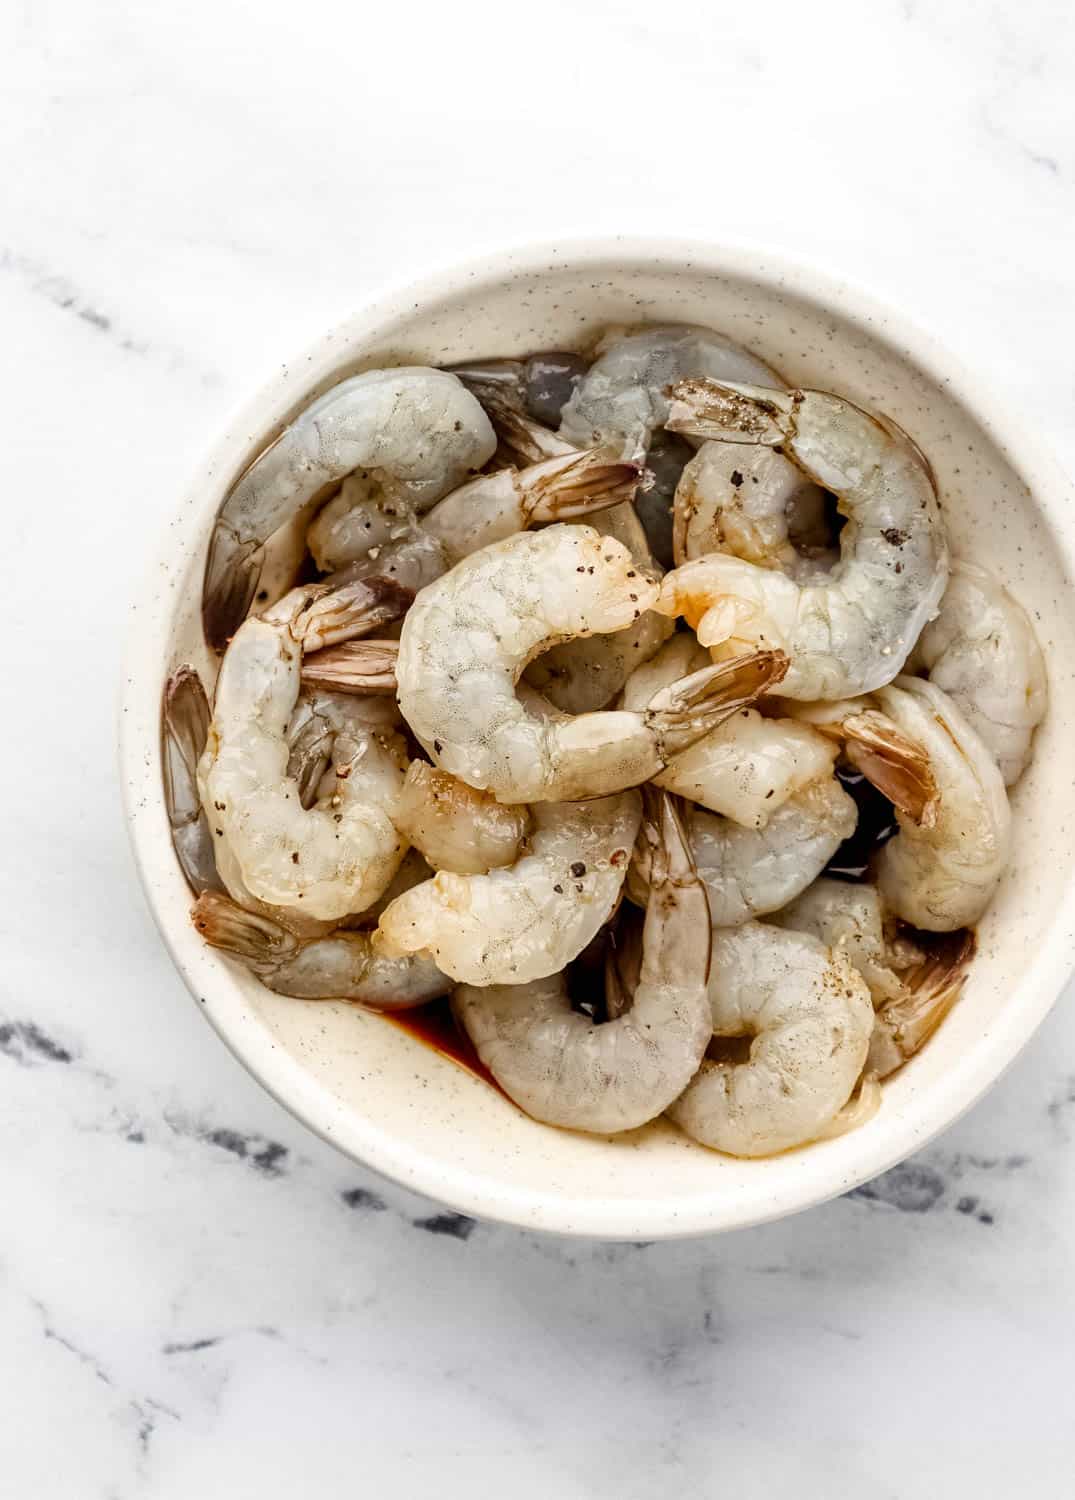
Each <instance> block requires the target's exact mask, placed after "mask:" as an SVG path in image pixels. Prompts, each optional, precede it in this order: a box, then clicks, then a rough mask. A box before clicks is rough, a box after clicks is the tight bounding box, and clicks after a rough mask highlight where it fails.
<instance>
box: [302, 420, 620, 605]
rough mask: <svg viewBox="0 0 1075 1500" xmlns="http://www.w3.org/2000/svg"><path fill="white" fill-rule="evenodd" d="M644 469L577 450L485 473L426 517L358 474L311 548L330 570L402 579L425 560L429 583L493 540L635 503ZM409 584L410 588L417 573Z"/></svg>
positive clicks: (312, 533)
mask: <svg viewBox="0 0 1075 1500" xmlns="http://www.w3.org/2000/svg"><path fill="white" fill-rule="evenodd" d="M640 473H641V470H640V469H639V467H638V465H637V464H628V463H619V462H617V461H614V460H613V459H611V458H610V456H609V455H608V454H607V453H605V452H602V451H601V450H600V449H591V450H589V451H588V452H585V453H575V452H571V453H567V454H565V455H563V456H561V457H559V458H548V459H544V460H542V462H541V463H536V464H530V465H528V467H527V468H525V469H511V468H509V469H500V470H498V471H497V472H496V473H495V474H480V475H479V476H478V477H477V478H476V479H472V480H470V481H469V482H468V483H467V484H464V485H462V486H461V487H460V488H459V489H457V490H453V491H452V493H451V494H450V495H446V496H445V497H444V499H443V500H440V501H438V502H437V504H436V505H434V507H433V509H432V510H430V511H428V512H427V513H426V514H425V515H424V516H419V515H417V514H416V513H415V511H414V510H413V509H412V508H411V507H410V506H409V505H407V504H406V503H405V502H404V501H402V500H400V499H399V498H396V497H393V496H385V495H383V494H377V495H373V496H368V495H366V496H363V495H362V494H361V491H362V489H364V488H365V487H366V486H365V482H364V480H362V479H360V478H359V477H357V476H356V477H354V478H352V479H348V480H345V482H344V485H343V488H342V489H341V491H340V493H339V495H338V496H337V497H336V499H335V500H331V501H330V502H329V503H328V505H326V506H325V508H324V510H323V511H322V512H321V513H320V515H319V516H318V517H317V519H316V521H314V523H313V525H312V526H311V527H310V530H309V532H308V541H309V546H310V552H311V553H312V555H313V559H314V561H315V562H316V564H317V566H318V567H319V568H320V569H321V571H322V572H324V573H333V572H336V571H338V570H339V569H341V568H345V567H347V566H348V565H349V564H352V563H356V562H360V561H362V560H367V561H368V562H369V565H370V569H371V571H372V570H375V571H376V572H378V573H382V574H386V575H387V576H389V577H400V571H399V570H400V568H405V569H413V568H414V567H415V565H416V564H417V565H418V567H419V568H420V573H421V587H424V586H425V584H427V583H431V582H432V581H433V579H434V578H437V577H439V576H440V574H441V573H446V572H447V571H448V569H449V568H450V567H451V566H452V565H453V564H454V563H457V562H458V561H459V560H460V558H463V557H468V556H469V555H470V553H472V552H477V551H478V549H479V548H481V547H486V546H488V545H489V543H490V542H499V541H501V540H502V539H503V538H504V537H507V536H513V535H514V534H515V532H517V531H525V530H526V529H527V527H529V526H532V525H539V524H547V523H548V522H550V521H568V520H571V519H573V518H575V517H578V516H585V515H589V514H590V512H591V511H595V510H601V509H603V508H605V507H606V506H610V505H618V504H621V503H622V502H624V501H628V500H630V499H631V497H632V496H633V494H634V492H635V488H636V486H637V484H638V479H639V475H640ZM393 564H395V565H396V566H392V565H393ZM401 581H402V582H405V583H407V584H408V585H410V584H411V575H410V573H405V574H404V575H403V576H402V577H401Z"/></svg>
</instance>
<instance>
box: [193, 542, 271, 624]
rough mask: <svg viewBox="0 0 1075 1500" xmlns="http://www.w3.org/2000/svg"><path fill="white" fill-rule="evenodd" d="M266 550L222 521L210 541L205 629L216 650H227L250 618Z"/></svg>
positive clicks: (203, 587)
mask: <svg viewBox="0 0 1075 1500" xmlns="http://www.w3.org/2000/svg"><path fill="white" fill-rule="evenodd" d="M261 558H262V549H261V547H260V546H258V545H257V544H256V543H253V542H241V541H240V540H239V538H238V537H237V536H236V535H235V533H234V532H233V531H232V529H231V527H230V526H228V525H226V524H225V523H224V522H222V521H218V522H217V524H216V526H215V527H214V528H213V535H212V538H211V540H210V542H209V555H208V557H207V558H206V560H205V579H204V583H203V585H202V630H203V632H204V634H205V639H206V641H207V642H208V643H209V645H210V646H211V647H212V649H213V650H214V651H223V650H224V648H225V646H226V645H227V644H228V642H229V640H230V639H231V637H232V636H233V635H234V634H235V632H236V630H237V629H238V628H239V626H240V625H241V624H242V623H243V621H244V620H245V619H246V616H247V614H248V613H249V610H250V606H251V604H253V602H254V595H255V594H256V593H257V589H258V582H259V580H260V578H261Z"/></svg>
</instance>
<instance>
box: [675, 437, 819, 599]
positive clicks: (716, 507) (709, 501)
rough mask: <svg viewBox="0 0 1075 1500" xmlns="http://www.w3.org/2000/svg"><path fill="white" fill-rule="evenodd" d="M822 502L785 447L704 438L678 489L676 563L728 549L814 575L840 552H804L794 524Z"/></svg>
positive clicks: (792, 572)
mask: <svg viewBox="0 0 1075 1500" xmlns="http://www.w3.org/2000/svg"><path fill="white" fill-rule="evenodd" d="M823 506H824V496H823V492H822V491H821V490H820V489H819V488H818V486H817V485H814V484H811V483H809V481H808V480H806V479H804V478H803V475H802V474H801V473H800V471H799V470H798V469H797V468H796V467H795V465H794V464H793V463H791V462H790V461H789V460H788V459H786V458H785V457H784V455H783V454H782V453H776V452H774V450H773V449H772V448H744V446H743V445H742V444H741V443H703V444H702V446H701V448H699V450H698V452H697V453H696V454H695V455H694V457H693V458H692V459H691V461H690V463H688V464H687V465H686V467H685V468H684V470H683V474H682V476H681V478H680V481H679V484H678V486H677V487H676V492H675V502H674V506H673V552H674V556H675V561H676V563H677V564H678V563H684V562H687V561H689V559H690V558H692V557H704V556H706V555H707V554H708V553H710V552H727V553H729V554H730V555H731V556H733V557H740V558H742V559H743V561H744V562H750V563H755V564H756V565H757V566H758V567H761V568H775V569H779V570H780V571H782V572H785V573H787V574H788V576H789V577H791V578H799V579H801V580H807V579H809V577H810V575H811V574H816V573H817V572H818V571H819V569H820V570H823V569H824V568H825V567H826V566H831V565H832V563H833V561H834V558H832V557H831V556H829V555H826V554H824V553H822V554H821V555H820V557H816V556H815V557H811V556H807V555H804V553H803V552H802V551H800V550H799V548H798V547H796V545H795V543H794V541H793V539H792V526H793V524H794V521H795V519H796V517H797V516H803V515H805V514H806V513H807V512H808V511H809V512H811V513H813V512H815V511H818V510H821V509H823Z"/></svg>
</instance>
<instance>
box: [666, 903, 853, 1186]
mask: <svg viewBox="0 0 1075 1500" xmlns="http://www.w3.org/2000/svg"><path fill="white" fill-rule="evenodd" d="M709 1002H710V1007H711V1012H712V1028H713V1032H714V1034H715V1035H716V1036H717V1037H750V1038H752V1041H751V1045H750V1057H749V1060H748V1061H745V1062H734V1061H726V1062H718V1061H710V1060H706V1061H704V1062H703V1063H702V1065H701V1068H700V1069H699V1071H698V1074H697V1076H696V1077H695V1079H694V1081H693V1082H692V1083H690V1084H689V1085H688V1087H687V1089H686V1090H685V1092H684V1093H683V1094H682V1095H681V1097H680V1098H679V1099H677V1100H676V1102H675V1103H674V1104H673V1105H672V1106H671V1108H670V1109H669V1110H668V1114H669V1116H670V1117H671V1118H672V1119H673V1120H675V1122H676V1124H677V1125H679V1126H681V1127H682V1129H683V1130H685V1131H686V1132H687V1134H688V1135H689V1136H692V1137H693V1139H694V1140H696V1141H700V1142H701V1144H702V1145H704V1146H711V1147H712V1148H713V1149H714V1150H717V1151H726V1152H728V1153H729V1154H730V1155H732V1156H771V1155H774V1154H775V1153H776V1152H778V1151H787V1150H789V1149H790V1148H791V1147H793V1146H801V1145H804V1144H805V1143H806V1142H807V1141H812V1140H816V1139H817V1138H818V1136H820V1135H822V1134H824V1133H825V1132H826V1129H827V1127H828V1126H830V1125H831V1123H832V1122H833V1121H834V1120H835V1119H836V1117H837V1115H838V1114H839V1112H840V1110H841V1109H842V1108H843V1107H844V1105H845V1104H846V1103H847V1101H848V1099H849V1098H850V1096H851V1092H852V1090H853V1089H854V1087H855V1084H856V1083H857V1081H858V1078H859V1074H860V1073H861V1072H862V1068H863V1064H864V1063H865V1061H866V1054H867V1050H868V1048H869V1043H870V1035H871V1033H872V1031H873V1024H874V1015H873V1006H872V1005H871V1003H870V993H869V990H868V989H867V988H866V984H865V982H864V980H863V979H862V978H861V976H860V975H859V974H858V973H857V972H856V971H855V969H854V968H853V967H852V966H851V964H850V962H849V961H848V959H847V958H846V956H845V955H844V954H843V953H841V952H839V951H838V950H837V951H835V952H834V951H832V950H830V949H828V948H826V947H825V946H824V945H823V944H822V943H819V942H818V941H817V939H816V938H812V937H808V936H806V935H805V934H803V933H798V932H782V931H781V930H780V929H779V928H776V927H770V926H767V925H766V924H765V923H763V922H751V923H748V924H747V925H746V926H745V927H738V928H735V929H734V930H732V931H727V932H714V934H713V955H712V963H711V967H710V975H709Z"/></svg>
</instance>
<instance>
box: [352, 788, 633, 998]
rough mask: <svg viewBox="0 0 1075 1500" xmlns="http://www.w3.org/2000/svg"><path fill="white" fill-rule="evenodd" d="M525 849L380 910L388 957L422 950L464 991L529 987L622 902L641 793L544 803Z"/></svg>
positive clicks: (444, 876) (566, 959)
mask: <svg viewBox="0 0 1075 1500" xmlns="http://www.w3.org/2000/svg"><path fill="white" fill-rule="evenodd" d="M532 814H533V820H534V826H533V832H532V833H531V835H530V838H529V840H528V841H527V844H526V845H525V846H524V849H525V852H524V853H523V854H522V856H521V857H520V858H519V859H517V860H516V861H515V863H514V864H512V865H510V866H508V867H506V868H504V869H494V870H491V871H490V872H489V873H488V874H484V875H456V874H452V873H450V872H448V871H443V870H442V871H441V872H440V873H439V874H437V875H436V876H435V877H434V879H432V880H427V881H426V882H425V883H424V884H422V885H419V886H415V887H414V889H413V890H410V891H407V892H406V894H404V895H403V896H400V897H399V898H398V900H396V901H394V902H393V903H392V904H391V906H389V907H388V908H387V910H386V911H384V912H383V913H382V916H381V921H380V933H381V941H382V942H383V944H384V951H385V952H386V953H396V954H407V953H425V954H428V955H429V956H430V957H432V958H433V959H434V960H435V962H436V963H437V965H438V966H439V967H440V968H441V969H443V970H444V972H445V973H446V974H450V975H451V976H452V978H453V979H458V980H460V981H462V982H463V983H465V984H484V985H488V984H524V983H526V982H527V981H528V980H531V979H543V978H545V977H546V975H549V974H554V973H555V972H556V971H557V970H558V969H562V968H563V967H564V965H565V964H567V963H570V961H571V960H572V959H573V958H574V957H575V956H576V954H578V953H580V952H581V951H582V949H583V948H585V946H586V944H587V943H588V942H589V941H590V939H591V938H592V937H593V936H594V934H595V933H596V932H597V930H598V928H600V927H601V926H602V924H603V923H604V922H605V921H607V919H608V918H609V916H610V915H611V914H612V911H613V908H614V907H615V905H616V903H617V901H618V900H619V896H620V890H621V888H622V886H623V881H624V876H625V875H626V873H627V864H628V861H629V859H630V854H631V846H632V845H633V843H634V840H635V836H636V834H637V833H638V825H639V821H640V818H641V815H642V814H641V804H640V802H639V797H638V793H637V792H621V793H620V794H619V795H617V796H614V797H604V798H600V799H598V800H597V801H594V802H575V803H564V804H557V803H547V802H546V803H539V804H537V805H536V806H535V807H534V808H533V809H532Z"/></svg>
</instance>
